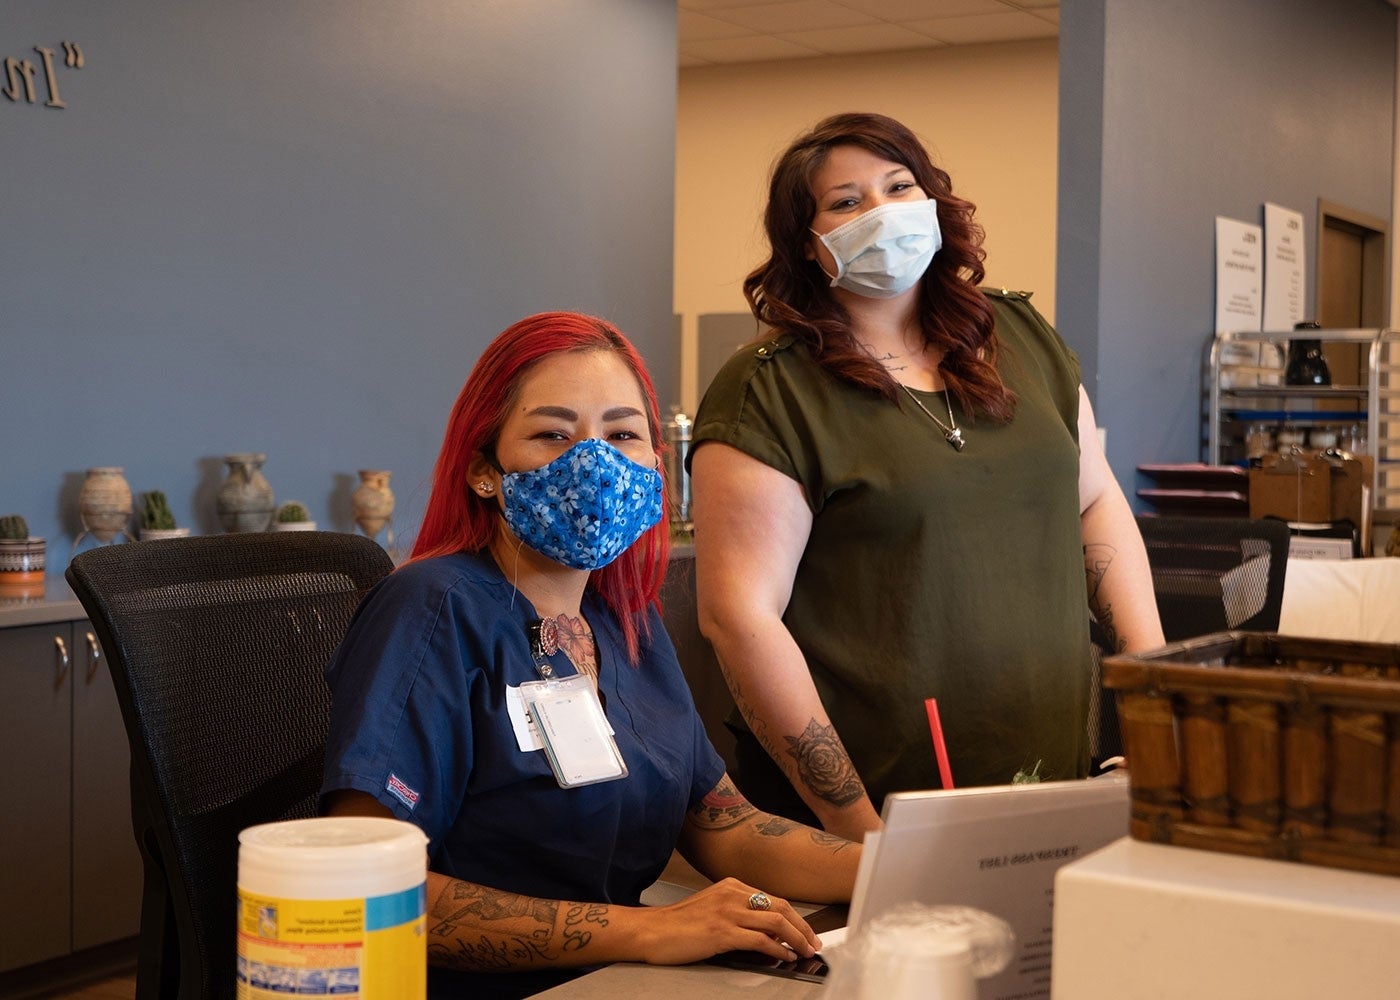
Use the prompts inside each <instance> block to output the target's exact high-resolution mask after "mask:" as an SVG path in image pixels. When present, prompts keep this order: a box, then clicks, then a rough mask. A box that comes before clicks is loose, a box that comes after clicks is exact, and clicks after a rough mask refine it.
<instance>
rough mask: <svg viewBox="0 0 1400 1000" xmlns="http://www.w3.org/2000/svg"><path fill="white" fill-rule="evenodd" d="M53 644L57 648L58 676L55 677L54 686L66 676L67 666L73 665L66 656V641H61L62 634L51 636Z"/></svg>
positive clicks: (60, 682)
mask: <svg viewBox="0 0 1400 1000" xmlns="http://www.w3.org/2000/svg"><path fill="white" fill-rule="evenodd" d="M53 644H54V646H55V648H57V650H58V677H57V678H55V680H54V684H55V686H57V685H59V684H62V683H63V678H65V677H67V676H68V668H69V667H70V666H72V665H73V661H72V660H71V659H70V658H69V656H68V643H66V642H64V641H63V636H61V635H56V636H54V637H53Z"/></svg>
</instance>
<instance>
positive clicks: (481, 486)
mask: <svg viewBox="0 0 1400 1000" xmlns="http://www.w3.org/2000/svg"><path fill="white" fill-rule="evenodd" d="M476 491H477V492H478V493H480V494H481V495H482V496H490V495H491V494H492V493H495V492H496V487H495V486H493V485H492V484H491V483H490V482H489V481H488V480H485V479H483V480H482V481H481V482H479V483H477V484H476Z"/></svg>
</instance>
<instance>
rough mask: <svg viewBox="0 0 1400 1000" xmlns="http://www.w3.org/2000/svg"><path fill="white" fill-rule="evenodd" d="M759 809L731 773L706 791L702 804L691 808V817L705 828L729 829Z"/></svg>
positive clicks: (697, 824)
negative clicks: (732, 778)
mask: <svg viewBox="0 0 1400 1000" xmlns="http://www.w3.org/2000/svg"><path fill="white" fill-rule="evenodd" d="M756 812H758V810H757V809H755V808H754V807H753V805H752V804H751V803H750V802H749V800H748V799H746V798H744V796H743V794H742V793H741V792H740V791H739V789H737V788H735V787H734V782H732V781H730V780H729V775H727V774H726V775H725V776H724V777H723V778H720V779H719V784H717V785H715V787H714V788H712V789H710V790H709V791H708V792H706V793H705V797H704V798H703V799H701V800H700V804H699V805H698V806H696V807H695V808H694V809H692V810H690V819H691V822H693V823H694V824H695V825H696V826H698V827H700V828H701V829H703V830H728V829H729V828H730V827H731V826H738V825H739V824H740V823H742V822H744V821H745V820H747V819H748V818H749V817H750V816H752V815H753V814H754V813H756Z"/></svg>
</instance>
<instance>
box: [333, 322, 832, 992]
mask: <svg viewBox="0 0 1400 1000" xmlns="http://www.w3.org/2000/svg"><path fill="white" fill-rule="evenodd" d="M659 431H660V418H659V415H658V411H657V403H656V395H655V392H654V390H653V388H652V384H651V379H650V377H649V376H648V375H647V373H646V369H645V367H644V366H643V364H642V361H641V358H640V357H639V356H638V355H637V353H636V351H635V349H634V348H633V347H632V345H631V344H630V343H628V342H627V340H626V339H625V338H624V337H623V336H622V335H621V334H620V333H619V332H618V331H617V330H616V329H614V328H613V327H612V326H610V325H609V324H607V323H605V322H603V321H602V320H599V319H595V318H592V317H588V316H581V315H578V314H574V313H545V314H541V315H537V316H532V317H529V318H527V319H525V320H522V321H521V322H519V323H517V324H515V325H514V326H512V327H510V328H509V329H507V330H506V331H505V332H503V333H502V334H501V335H500V336H499V337H497V338H496V340H495V341H494V342H493V343H492V344H491V345H490V346H489V347H487V349H486V351H485V352H484V353H483V354H482V356H481V358H480V360H479V361H478V362H477V364H476V366H475V368H474V369H473V370H472V373H471V375H470V376H469V377H468V379H467V382H466V385H465V386H464V387H463V389H462V392H461V395H460V396H459V397H458V399H457V402H456V405H455V406H454V408H453V410H452V414H451V416H450V418H449V420H448V425H447V433H446V436H445V439H444V442H443V447H442V452H441V454H440V455H439V457H438V461H437V468H436V470H435V473H434V480H433V489H432V494H431V496H430V498H429V500H428V507H427V511H426V513H425V516H424V521H423V526H422V529H421V531H420V533H419V535H418V539H417V543H416V545H415V548H414V551H413V558H412V559H411V561H410V562H409V563H408V564H406V565H405V566H403V567H402V568H400V569H399V570H397V571H396V572H394V573H393V574H391V575H390V576H389V577H388V578H387V579H386V580H385V581H384V582H382V583H381V584H380V585H379V586H378V587H377V588H376V589H375V590H374V591H373V592H372V593H371V594H370V595H369V596H368V597H367V598H366V600H365V602H364V604H363V605H362V606H361V608H360V609H359V611H358V612H357V614H356V616H355V619H354V621H353V622H352V624H351V627H350V630H349V632H348V634H347V636H346V638H345V640H344V642H343V643H342V645H341V647H340V650H339V651H338V653H337V654H336V656H335V658H334V659H333V661H332V663H331V664H330V666H329V668H328V669H327V679H328V681H329V683H330V686H331V689H332V692H333V703H332V713H331V714H332V718H331V732H330V737H329V742H328V749H327V758H326V776H325V783H324V787H323V800H322V801H323V807H324V808H325V810H326V811H327V812H329V813H332V814H342V815H344V814H362V815H365V814H367V815H381V816H383V815H390V816H394V817H397V818H399V819H402V820H407V821H409V822H412V823H415V824H416V825H418V826H419V827H420V828H421V829H422V830H423V832H424V833H425V834H426V835H427V836H428V838H429V865H428V866H429V870H430V871H429V876H428V917H427V927H428V934H429V942H428V954H429V964H430V975H429V993H430V995H443V996H447V995H453V996H472V997H481V996H514V997H520V996H528V995H530V994H532V993H536V992H539V991H540V990H543V989H546V988H548V987H550V986H552V985H555V984H557V983H559V982H561V981H563V980H564V979H566V978H568V977H569V976H570V975H576V974H578V972H579V971H580V970H583V969H586V968H587V967H589V966H595V965H598V964H602V963H607V962H615V961H636V962H650V963H659V964H679V963H685V962H692V961H697V960H700V959H704V958H707V957H709V956H711V955H714V954H716V953H718V952H722V951H727V950H732V949H748V950H753V951H760V952H764V953H767V954H769V955H772V956H774V957H777V958H783V959H791V958H795V957H796V956H797V955H799V954H800V955H802V956H810V955H812V954H813V952H814V950H815V948H816V947H817V946H818V944H819V942H818V940H817V938H816V936H815V935H814V934H813V932H812V930H811V928H810V927H809V926H808V925H807V923H806V922H805V921H804V920H803V919H802V918H801V917H800V916H799V915H798V914H797V913H796V912H795V911H794V910H793V908H792V907H791V905H790V904H789V903H788V902H787V901H786V899H784V898H783V897H788V896H791V897H795V898H800V899H805V900H811V901H837V900H847V899H849V898H850V894H851V889H852V887H853V884H854V881H855V872H856V867H857V863H858V861H859V856H860V848H859V847H857V846H856V845H854V844H851V843H850V842H848V841H846V840H843V839H841V838H838V837H834V836H832V835H830V834H826V833H823V832H821V831H817V830H813V829H811V828H809V827H804V826H801V825H800V824H797V823H794V822H791V821H789V820H785V819H780V818H777V817H774V816H771V815H768V814H766V813H762V812H759V811H758V810H757V809H755V808H754V807H753V806H752V805H750V804H749V802H748V801H747V800H746V799H745V798H744V797H743V795H741V794H740V793H739V792H738V790H737V789H736V788H735V787H734V785H733V783H732V782H731V781H730V780H729V777H728V776H727V775H726V774H725V769H724V764H723V762H722V761H721V759H720V757H719V756H718V755H717V754H716V753H715V750H714V748H713V747H712V746H711V745H710V742H709V740H708V738H707V737H706V735H705V730H704V727H703V725H702V724H701V722H700V719H699V717H698V715H697V714H696V711H695V707H694V704H693V702H692V700H691V696H690V693H689V690H688V689H687V687H686V684H685V680H684V678H683V676H682V674H681V670H680V666H679V664H678V663H677V661H676V654H675V650H674V648H673V647H672V645H671V642H670V640H669V638H668V637H667V635H666V631H665V629H664V628H663V626H662V624H661V619H660V616H659V614H658V594H659V591H660V587H661V582H662V579H663V577H664V573H665V568H666V560H667V556H668V549H669V544H668V539H669V531H668V526H667V524H666V520H665V517H664V514H663V496H664V489H663V482H662V477H661V467H662V463H661V461H660V451H661V435H660V433H659ZM676 848H678V849H679V850H680V851H681V853H682V854H683V855H684V856H685V857H686V859H687V860H689V861H690V862H691V864H693V865H694V866H695V867H696V868H697V869H698V870H700V871H701V872H703V873H704V874H706V875H707V876H709V877H711V878H714V879H719V880H720V881H718V882H717V883H716V884H714V885H713V886H710V887H708V888H706V889H703V890H701V891H700V892H697V893H696V894H694V895H693V896H690V897H689V898H687V899H685V900H683V901H681V902H679V903H676V904H673V905H671V906H665V907H656V908H650V909H644V908H642V907H641V905H640V904H641V894H642V891H643V890H644V889H645V888H646V887H647V886H648V885H650V884H651V883H652V882H654V881H655V880H656V878H657V877H658V876H659V875H660V874H661V871H662V869H663V868H664V867H665V865H666V863H667V861H668V860H669V858H670V856H671V852H672V850H673V849H676ZM502 973H504V975H502ZM488 974H490V975H488Z"/></svg>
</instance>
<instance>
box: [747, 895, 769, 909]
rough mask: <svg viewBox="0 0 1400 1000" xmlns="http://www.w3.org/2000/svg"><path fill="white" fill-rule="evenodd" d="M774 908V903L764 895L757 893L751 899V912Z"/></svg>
mask: <svg viewBox="0 0 1400 1000" xmlns="http://www.w3.org/2000/svg"><path fill="white" fill-rule="evenodd" d="M772 906H773V901H772V900H771V899H769V898H768V897H767V895H765V894H764V893H761V892H756V893H754V894H753V895H752V896H750V897H749V909H750V910H767V909H770V908H771V907H772Z"/></svg>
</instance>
